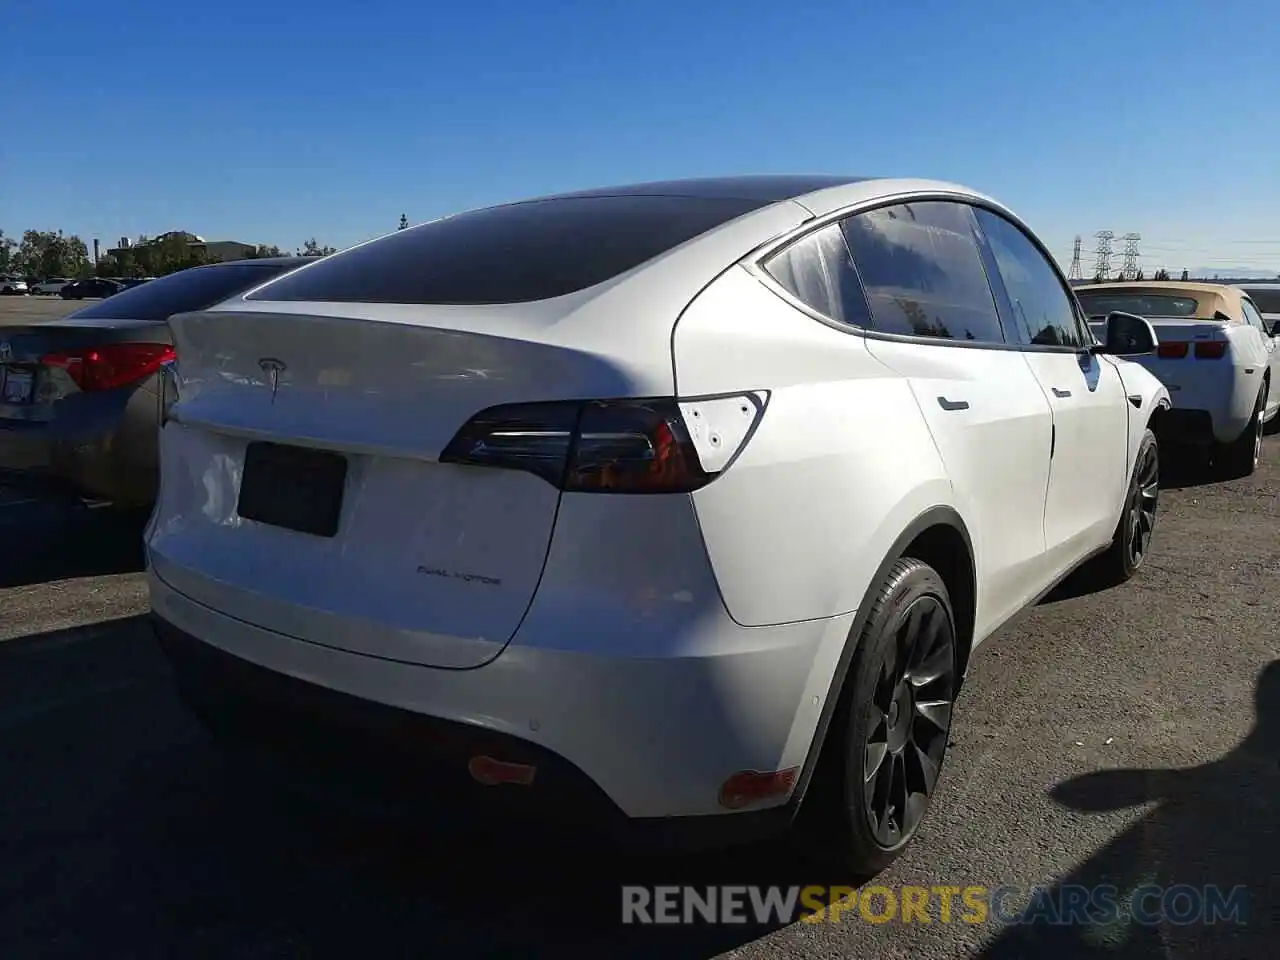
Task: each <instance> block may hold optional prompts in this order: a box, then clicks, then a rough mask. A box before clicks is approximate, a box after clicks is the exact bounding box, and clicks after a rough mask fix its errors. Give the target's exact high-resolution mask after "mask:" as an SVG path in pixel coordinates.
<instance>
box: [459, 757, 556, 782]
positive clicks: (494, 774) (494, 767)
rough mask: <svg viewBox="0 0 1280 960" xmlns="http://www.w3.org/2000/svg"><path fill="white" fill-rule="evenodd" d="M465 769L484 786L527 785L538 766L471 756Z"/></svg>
mask: <svg viewBox="0 0 1280 960" xmlns="http://www.w3.org/2000/svg"><path fill="white" fill-rule="evenodd" d="M467 771H468V772H469V773H470V774H471V778H472V779H473V780H475V781H476V782H477V783H483V784H484V785H485V786H486V787H496V786H498V784H501V783H514V784H518V785H519V786H522V787H527V786H529V784H531V783H533V778H534V775H535V774H537V772H538V768H537V767H531V766H529V765H528V764H527V763H508V762H506V761H503V760H495V759H493V757H472V758H471V762H470V763H468V764H467Z"/></svg>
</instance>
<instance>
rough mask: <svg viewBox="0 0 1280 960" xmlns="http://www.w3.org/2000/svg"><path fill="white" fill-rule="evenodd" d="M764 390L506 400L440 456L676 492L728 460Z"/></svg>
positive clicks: (573, 481)
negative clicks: (683, 396) (682, 396)
mask: <svg viewBox="0 0 1280 960" xmlns="http://www.w3.org/2000/svg"><path fill="white" fill-rule="evenodd" d="M765 399H766V397H765V395H763V394H761V395H755V394H749V395H743V396H732V397H715V398H708V399H701V400H690V401H676V400H673V399H656V400H589V401H583V402H563V403H560V402H551V403H527V404H510V405H505V406H499V407H490V408H489V409H488V410H483V411H481V412H480V413H478V414H476V416H474V417H473V418H472V419H471V420H470V421H469V422H468V423H467V424H466V425H464V426H463V428H462V429H461V430H459V431H458V433H457V435H456V436H455V437H454V438H453V439H452V440H451V441H450V442H449V445H448V446H447V447H446V448H445V450H444V452H443V453H442V454H441V456H440V460H441V462H442V463H455V464H465V465H471V466H480V467H498V468H502V469H508V470H523V471H525V472H527V473H532V474H534V475H535V476H539V477H541V478H542V479H544V480H546V481H547V482H548V483H551V484H552V485H554V486H556V487H559V488H560V489H561V490H566V491H576V492H584V493H682V492H689V491H691V490H696V489H698V488H699V487H703V486H706V485H707V484H708V483H710V482H711V481H712V480H714V479H715V478H716V477H717V476H718V475H719V474H720V473H721V472H723V471H724V469H725V468H726V467H727V466H728V465H729V462H730V461H731V460H732V459H733V458H734V457H735V456H736V454H737V453H738V451H739V450H741V449H742V446H743V445H744V444H745V443H746V441H747V439H748V437H749V436H750V434H751V432H752V431H753V430H754V428H755V425H756V423H757V422H758V421H759V419H760V415H761V414H762V412H763V411H764V404H765Z"/></svg>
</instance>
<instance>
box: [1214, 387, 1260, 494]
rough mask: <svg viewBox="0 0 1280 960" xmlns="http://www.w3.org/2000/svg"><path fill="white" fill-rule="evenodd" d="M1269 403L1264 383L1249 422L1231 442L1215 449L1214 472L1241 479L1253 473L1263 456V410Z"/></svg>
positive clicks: (1225, 478) (1224, 476)
mask: <svg viewBox="0 0 1280 960" xmlns="http://www.w3.org/2000/svg"><path fill="white" fill-rule="evenodd" d="M1266 405H1267V388H1266V386H1265V385H1264V386H1263V388H1262V390H1261V391H1259V393H1258V400H1257V402H1256V403H1255V404H1254V405H1253V416H1252V417H1250V418H1249V424H1248V426H1246V427H1245V428H1244V430H1243V431H1242V432H1241V434H1240V436H1238V437H1237V438H1236V439H1235V440H1233V441H1232V442H1231V443H1224V444H1221V445H1220V446H1219V447H1218V448H1217V449H1216V450H1215V451H1214V468H1215V469H1214V472H1215V473H1217V474H1218V476H1220V477H1222V478H1223V479H1224V480H1239V479H1243V478H1244V477H1249V476H1252V475H1253V472H1254V471H1255V470H1257V469H1258V460H1259V459H1260V458H1261V456H1262V427H1263V424H1262V411H1263V410H1264V409H1266Z"/></svg>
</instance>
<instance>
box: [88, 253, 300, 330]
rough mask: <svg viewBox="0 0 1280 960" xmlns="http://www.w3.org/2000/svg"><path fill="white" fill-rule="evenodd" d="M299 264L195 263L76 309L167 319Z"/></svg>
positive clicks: (91, 315) (95, 314)
mask: <svg viewBox="0 0 1280 960" xmlns="http://www.w3.org/2000/svg"><path fill="white" fill-rule="evenodd" d="M294 266H296V264H270V263H254V262H253V261H252V260H247V261H245V262H243V263H235V264H228V265H227V266H218V267H193V268H191V269H190V270H180V271H178V272H177V273H171V274H169V275H168V276H164V277H159V278H158V279H155V280H148V281H147V282H146V283H142V284H139V285H138V286H136V287H129V288H128V289H126V290H123V291H121V292H120V293H117V294H116V295H115V296H112V297H108V298H107V299H106V300H103V301H102V302H101V303H95V304H93V305H92V306H89V307H85V308H84V309H83V310H79V311H77V312H76V313H75V316H76V317H77V318H79V319H86V320H92V319H107V318H110V319H121V320H125V319H127V320H166V319H168V318H169V317H171V316H173V315H174V314H175V313H185V312H187V311H190V310H203V309H205V308H206V307H211V306H213V305H214V304H215V303H221V302H222V301H223V300H226V299H227V298H228V297H232V296H234V295H235V294H237V293H240V292H242V291H244V290H248V289H249V288H251V287H256V286H257V285H258V284H260V283H266V282H267V281H268V280H270V279H271V278H272V277H275V276H278V275H279V274H280V273H282V272H284V271H285V270H290V269H292V268H293V267H294Z"/></svg>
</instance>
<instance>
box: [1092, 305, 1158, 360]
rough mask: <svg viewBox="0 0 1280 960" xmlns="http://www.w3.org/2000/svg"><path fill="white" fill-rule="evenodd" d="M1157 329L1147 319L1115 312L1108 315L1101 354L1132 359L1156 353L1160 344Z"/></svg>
mask: <svg viewBox="0 0 1280 960" xmlns="http://www.w3.org/2000/svg"><path fill="white" fill-rule="evenodd" d="M1159 342H1160V341H1159V339H1158V338H1157V337H1156V330H1155V327H1153V326H1151V322H1150V321H1149V320H1147V319H1146V318H1145V317H1139V316H1138V315H1137V314H1133V313H1120V312H1119V311H1114V312H1112V313H1109V314H1107V321H1106V336H1105V338H1104V340H1103V343H1102V346H1101V348H1100V350H1099V351H1098V352H1099V353H1110V354H1112V355H1114V356H1120V357H1132V356H1139V355H1141V354H1144V353H1154V352H1155V349H1156V345H1157V344H1158V343H1159Z"/></svg>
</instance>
